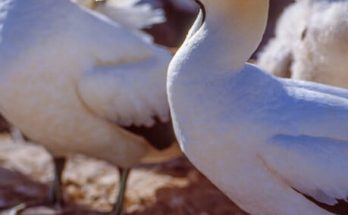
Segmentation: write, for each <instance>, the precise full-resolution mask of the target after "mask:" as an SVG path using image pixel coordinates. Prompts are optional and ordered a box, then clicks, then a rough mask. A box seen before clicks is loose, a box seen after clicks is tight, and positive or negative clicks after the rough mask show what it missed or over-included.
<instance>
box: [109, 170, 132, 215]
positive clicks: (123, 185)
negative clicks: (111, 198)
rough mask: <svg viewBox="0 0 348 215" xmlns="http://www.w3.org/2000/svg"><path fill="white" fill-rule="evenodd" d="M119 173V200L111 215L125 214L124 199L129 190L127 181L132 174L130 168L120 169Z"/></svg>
mask: <svg viewBox="0 0 348 215" xmlns="http://www.w3.org/2000/svg"><path fill="white" fill-rule="evenodd" d="M118 171H119V177H120V180H119V184H120V185H119V186H120V187H119V189H118V193H117V199H116V202H115V205H114V208H113V210H112V211H111V213H110V214H109V215H121V214H122V212H123V204H124V197H125V193H126V189H127V180H128V176H129V173H130V168H118Z"/></svg>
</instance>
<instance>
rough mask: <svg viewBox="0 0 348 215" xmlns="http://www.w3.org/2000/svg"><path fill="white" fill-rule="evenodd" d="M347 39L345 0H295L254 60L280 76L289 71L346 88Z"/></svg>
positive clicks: (310, 79)
mask: <svg viewBox="0 0 348 215" xmlns="http://www.w3.org/2000/svg"><path fill="white" fill-rule="evenodd" d="M347 39H348V1H346V0H343V1H336V0H316V1H314V0H301V1H297V2H296V3H294V4H293V5H291V6H289V8H288V9H287V10H286V11H285V12H284V14H283V15H282V17H281V18H280V20H279V22H278V25H277V30H276V37H275V38H274V39H272V40H271V41H270V42H269V44H268V46H267V47H266V48H265V49H264V50H263V52H261V54H260V55H259V59H258V64H259V65H260V66H261V67H262V68H264V69H265V70H267V71H270V72H271V73H273V74H276V75H280V76H283V77H284V74H285V73H286V72H284V71H290V73H291V75H290V76H291V77H292V78H294V79H297V80H309V81H316V82H320V83H325V84H330V85H335V86H339V87H345V88H347V87H348V75H347V74H348V73H347V61H346V59H347V57H348V54H347V53H348V45H347V42H346V41H347ZM279 44H281V45H279ZM280 46H281V47H282V48H281V49H279V47H280ZM284 52H286V54H284ZM289 56H290V58H289ZM289 60H290V61H291V63H289ZM284 62H285V63H284Z"/></svg>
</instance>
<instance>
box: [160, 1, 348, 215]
mask: <svg viewBox="0 0 348 215" xmlns="http://www.w3.org/2000/svg"><path fill="white" fill-rule="evenodd" d="M202 2H203V3H204V4H205V5H206V14H207V15H206V18H205V20H204V19H202V12H201V15H200V16H199V17H198V18H197V20H196V22H195V24H194V26H193V27H192V28H191V31H190V33H189V35H188V37H187V39H186V41H185V42H184V44H183V45H182V47H181V48H180V49H179V51H178V52H177V54H176V55H175V57H174V58H173V60H172V62H171V64H170V66H169V74H168V81H167V84H168V86H167V92H168V95H169V103H170V108H171V113H172V118H173V121H174V126H175V131H176V134H177V137H178V140H179V142H180V144H181V147H182V149H183V151H184V152H185V154H186V155H187V156H188V157H189V159H190V160H191V161H192V163H193V164H194V165H195V166H196V167H198V169H199V170H201V171H202V172H203V173H204V174H205V175H206V176H207V177H208V178H210V179H211V180H212V182H213V183H215V184H216V185H217V186H218V187H219V188H220V189H221V190H222V191H223V192H225V193H226V195H227V196H228V197H230V198H231V199H232V200H233V201H235V202H236V203H237V204H238V205H239V206H240V207H241V208H242V209H244V210H245V211H247V212H249V213H250V214H253V215H254V214H255V215H298V214H306V215H319V214H321V215H324V214H325V215H327V214H331V213H330V212H328V211H326V210H324V209H322V208H320V207H318V206H317V205H315V204H314V203H312V202H311V201H309V200H308V199H307V198H305V197H304V196H303V195H301V194H300V193H299V192H301V193H304V194H306V195H309V196H311V197H313V198H315V199H316V200H318V201H320V202H323V203H326V204H329V205H333V204H335V203H336V202H337V201H336V199H343V200H344V199H347V196H348V172H347V171H345V169H347V168H348V132H347V131H348V91H346V90H343V89H340V88H335V87H329V86H326V85H321V84H315V83H312V82H302V81H295V80H287V79H281V78H276V77H274V76H271V75H270V74H268V73H265V72H264V71H262V70H261V69H259V68H258V67H255V66H253V65H250V64H245V62H246V61H247V60H248V59H249V57H250V55H251V53H253V51H254V50H255V49H256V47H257V45H258V43H259V41H260V40H261V37H262V34H263V31H264V27H265V24H266V18H267V14H268V13H267V12H268V4H269V1H268V0H234V1H229V0H217V1H210V0H204V1H202ZM202 22H203V23H202ZM201 23H202V24H201ZM297 191H299V192H297Z"/></svg>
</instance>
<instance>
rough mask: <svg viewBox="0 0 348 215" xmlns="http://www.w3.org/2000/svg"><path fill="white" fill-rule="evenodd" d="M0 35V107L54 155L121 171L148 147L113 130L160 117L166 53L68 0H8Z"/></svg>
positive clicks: (164, 115)
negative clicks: (79, 155) (80, 155)
mask: <svg viewBox="0 0 348 215" xmlns="http://www.w3.org/2000/svg"><path fill="white" fill-rule="evenodd" d="M9 4H10V5H11V7H10V9H9V10H8V15H7V16H6V18H5V19H4V22H3V26H4V27H3V29H2V32H1V36H2V40H1V44H0V62H1V65H2V70H1V74H0V83H1V84H0V88H1V89H0V91H1V92H0V107H1V112H2V114H3V115H4V116H5V117H6V118H7V119H8V120H9V121H10V122H11V123H13V124H14V125H15V126H16V127H18V128H19V129H20V130H21V131H22V132H23V133H24V134H25V135H27V136H28V137H29V138H31V139H33V140H34V141H36V142H38V143H41V144H43V145H44V146H46V147H47V148H48V149H49V150H50V151H51V152H52V153H53V154H54V155H55V156H65V155H67V154H70V153H83V154H86V155H89V156H93V157H96V158H101V159H104V160H107V161H109V162H111V163H113V164H115V165H118V166H121V167H129V166H132V165H134V164H135V163H137V162H139V161H140V160H141V159H142V158H144V156H146V154H147V153H148V150H152V148H151V147H150V146H149V144H147V142H146V141H145V140H144V139H143V138H142V137H139V136H137V135H134V134H132V133H129V132H128V131H126V130H123V129H122V128H121V127H119V125H130V124H134V125H146V126H150V125H152V123H153V118H154V117H158V118H159V119H162V120H167V119H168V115H169V108H168V105H167V97H166V93H165V81H166V80H165V77H166V69H167V65H168V62H169V60H170V58H171V55H170V54H169V52H167V51H166V50H164V49H163V48H161V47H159V46H156V45H154V44H151V43H148V42H147V41H144V40H143V39H142V38H141V37H139V36H137V35H136V34H134V33H132V32H130V31H129V30H127V29H126V28H124V27H122V26H121V25H118V24H117V23H112V22H110V21H109V20H108V19H106V18H104V17H103V16H98V15H96V14H91V13H89V12H88V11H86V10H83V9H80V8H79V7H77V6H76V5H75V4H73V3H71V2H70V1H68V0H61V1H56V0H25V1H22V0H10V1H9Z"/></svg>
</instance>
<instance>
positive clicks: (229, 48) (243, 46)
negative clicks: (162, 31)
mask: <svg viewBox="0 0 348 215" xmlns="http://www.w3.org/2000/svg"><path fill="white" fill-rule="evenodd" d="M202 3H203V4H204V5H205V10H206V18H205V22H204V24H203V25H202V28H201V30H200V31H199V32H198V34H197V37H194V38H193V39H192V40H191V42H192V43H196V44H197V40H200V41H199V42H198V43H199V45H200V46H202V49H199V52H200V58H201V60H202V62H209V63H212V59H214V60H213V61H214V62H215V63H216V64H215V66H218V67H219V68H221V69H222V70H224V69H226V70H231V69H234V68H240V67H241V66H242V65H243V64H244V63H245V62H246V61H247V60H248V59H249V57H250V56H251V54H252V53H253V51H254V50H255V49H256V48H257V46H258V44H259V42H260V41H261V39H262V36H263V33H264V29H265V26H266V22H267V16H268V6H269V0H214V1H212V0H203V1H202ZM197 51H198V49H197Z"/></svg>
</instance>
